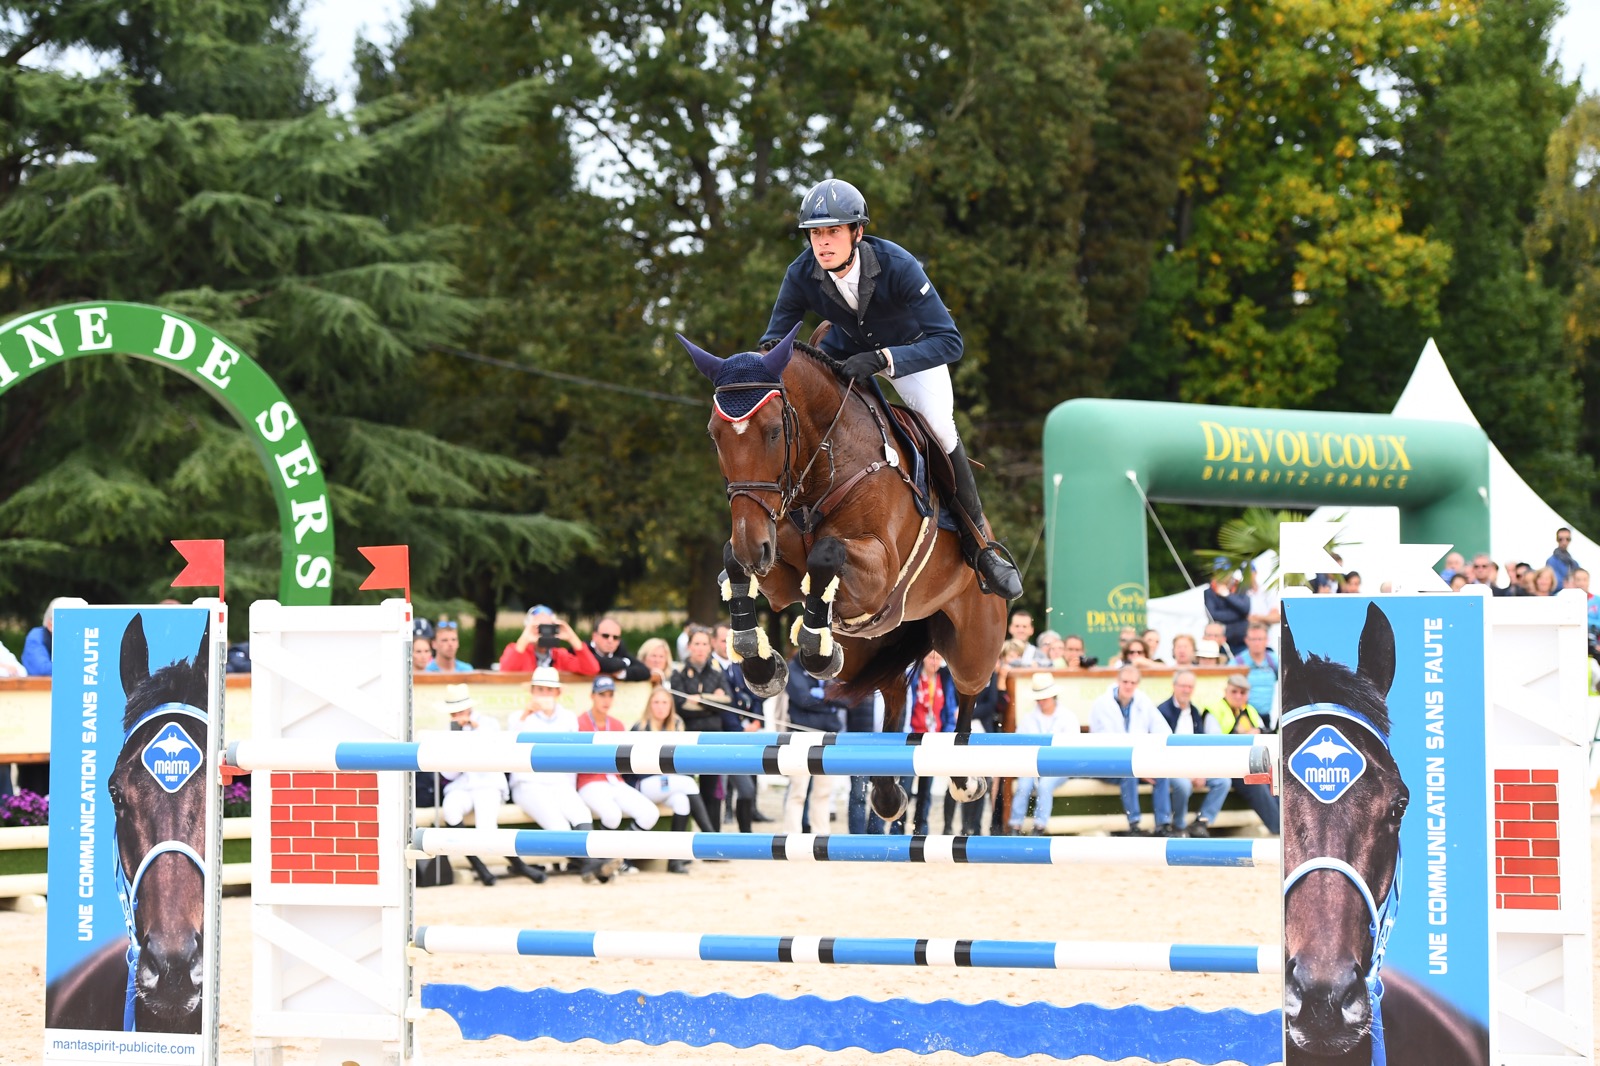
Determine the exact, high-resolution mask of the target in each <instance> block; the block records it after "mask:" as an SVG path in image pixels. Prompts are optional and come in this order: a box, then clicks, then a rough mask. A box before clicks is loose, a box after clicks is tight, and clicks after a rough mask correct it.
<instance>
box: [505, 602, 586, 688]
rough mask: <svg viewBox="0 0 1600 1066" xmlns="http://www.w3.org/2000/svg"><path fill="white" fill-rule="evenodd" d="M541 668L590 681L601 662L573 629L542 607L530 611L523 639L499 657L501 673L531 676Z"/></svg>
mask: <svg viewBox="0 0 1600 1066" xmlns="http://www.w3.org/2000/svg"><path fill="white" fill-rule="evenodd" d="M539 666H553V667H555V668H556V669H557V670H561V671H563V672H565V673H569V674H586V675H587V676H589V677H593V676H595V675H596V674H598V673H599V672H600V661H599V660H598V659H596V658H595V657H594V652H592V651H590V650H589V645H587V644H585V643H584V642H583V641H581V640H579V639H578V634H576V633H574V632H573V631H572V627H571V626H569V625H567V623H566V622H564V621H562V620H561V619H559V618H557V617H556V613H555V612H554V611H552V610H551V609H550V608H548V607H546V606H545V605H544V604H542V603H541V604H540V605H539V606H537V607H534V608H533V609H531V610H530V611H528V618H527V624H526V625H524V626H523V627H522V635H521V636H519V637H517V639H516V641H515V642H514V643H512V644H507V645H506V650H505V651H503V652H501V653H500V672H501V673H505V674H531V673H533V671H534V668H535V667H539Z"/></svg>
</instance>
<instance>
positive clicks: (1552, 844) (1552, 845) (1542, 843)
mask: <svg viewBox="0 0 1600 1066" xmlns="http://www.w3.org/2000/svg"><path fill="white" fill-rule="evenodd" d="M1530 843H1531V844H1532V845H1533V854H1535V855H1539V856H1545V855H1560V854H1561V841H1559V840H1534V841H1530Z"/></svg>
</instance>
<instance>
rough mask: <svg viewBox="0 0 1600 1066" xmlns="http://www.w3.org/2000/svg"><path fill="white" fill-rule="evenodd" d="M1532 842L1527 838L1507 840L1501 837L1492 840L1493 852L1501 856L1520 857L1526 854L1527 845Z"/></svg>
mask: <svg viewBox="0 0 1600 1066" xmlns="http://www.w3.org/2000/svg"><path fill="white" fill-rule="evenodd" d="M1532 843H1533V842H1532V841H1528V840H1507V839H1505V838H1504V837H1501V838H1500V839H1499V840H1496V841H1495V842H1494V853H1495V854H1496V855H1499V856H1502V857H1506V856H1513V857H1518V858H1520V857H1522V856H1525V855H1527V854H1528V850H1529V846H1530V845H1531V844H1532Z"/></svg>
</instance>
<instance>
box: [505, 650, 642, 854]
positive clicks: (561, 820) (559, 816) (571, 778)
mask: <svg viewBox="0 0 1600 1066" xmlns="http://www.w3.org/2000/svg"><path fill="white" fill-rule="evenodd" d="M560 697H561V675H560V674H558V673H556V668H555V667H553V666H538V667H535V668H534V670H533V677H532V678H531V679H529V681H528V702H527V704H526V706H524V708H523V710H522V715H521V717H520V718H518V719H517V723H516V728H517V732H519V733H576V732H577V731H578V718H577V715H575V714H573V713H572V712H571V711H569V710H567V709H566V708H565V707H563V706H561V704H560V702H559V700H560ZM511 800H512V802H513V803H515V804H516V805H517V806H518V807H521V808H522V811H523V813H524V814H526V815H527V816H528V817H529V818H532V819H533V820H534V821H535V822H538V823H539V826H540V828H542V829H550V830H554V831H556V832H563V831H567V830H572V829H577V830H582V831H585V832H589V831H592V830H593V829H594V819H593V817H592V816H591V815H590V813H589V807H588V804H586V803H584V802H583V800H582V799H581V798H580V797H579V796H578V783H577V777H576V775H575V774H569V773H552V772H549V771H533V770H523V771H519V772H518V773H514V774H512V775H511ZM621 868H622V860H621V859H591V858H585V859H582V860H581V861H580V862H579V864H578V872H579V873H580V874H582V876H583V880H584V881H585V882H593V881H601V882H605V881H609V880H611V875H612V874H614V873H616V872H617V871H618V870H620V869H621Z"/></svg>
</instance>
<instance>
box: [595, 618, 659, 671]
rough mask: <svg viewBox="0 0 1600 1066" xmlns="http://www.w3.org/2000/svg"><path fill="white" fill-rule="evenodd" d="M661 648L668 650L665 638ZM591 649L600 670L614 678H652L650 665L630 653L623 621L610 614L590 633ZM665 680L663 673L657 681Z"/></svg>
mask: <svg viewBox="0 0 1600 1066" xmlns="http://www.w3.org/2000/svg"><path fill="white" fill-rule="evenodd" d="M661 650H662V651H663V652H665V651H666V650H667V642H666V641H664V640H663V641H661ZM589 651H590V652H591V653H593V655H594V660H595V662H597V663H599V664H600V672H601V673H602V674H605V675H606V676H608V677H610V678H612V679H613V680H616V681H649V680H651V676H650V667H648V666H646V665H645V663H644V661H643V660H641V659H635V658H633V657H632V656H631V655H630V654H629V653H628V646H627V645H626V644H624V643H623V641H622V623H621V622H618V621H617V620H616V619H615V618H612V617H611V616H610V615H606V616H605V617H604V618H602V619H600V621H598V622H596V623H595V624H594V632H592V633H590V634H589ZM665 680H666V674H665V673H663V674H662V676H661V677H660V678H659V679H657V683H658V684H659V683H660V682H661V681H665Z"/></svg>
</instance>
